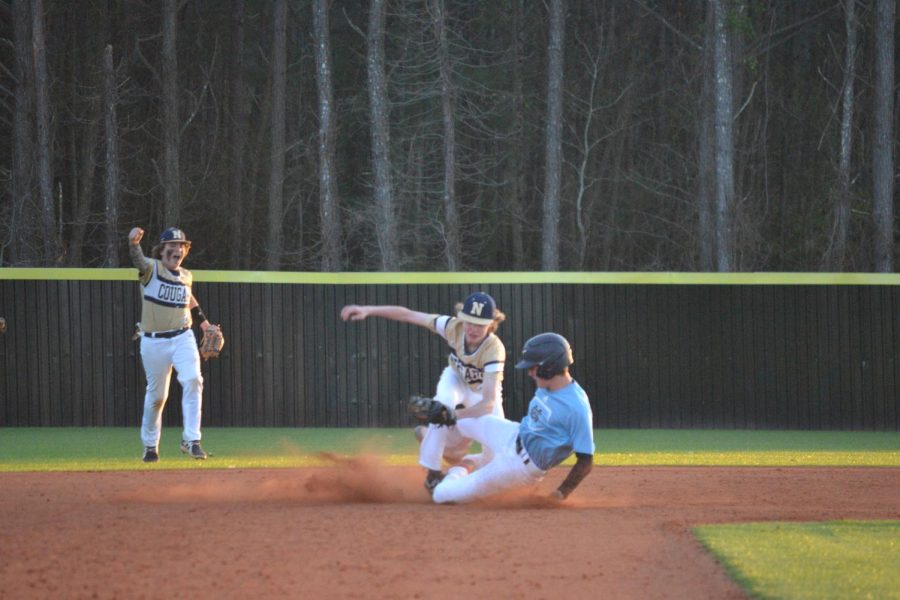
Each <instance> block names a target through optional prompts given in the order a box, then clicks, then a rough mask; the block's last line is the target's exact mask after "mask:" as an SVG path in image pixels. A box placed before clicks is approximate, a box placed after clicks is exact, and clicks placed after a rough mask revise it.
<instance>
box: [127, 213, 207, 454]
mask: <svg viewBox="0 0 900 600" xmlns="http://www.w3.org/2000/svg"><path fill="white" fill-rule="evenodd" d="M143 237H144V230H143V229H141V228H140V227H135V228H134V229H132V230H131V232H130V233H129V234H128V243H129V245H128V250H129V255H130V256H131V262H132V263H133V264H134V266H135V267H137V270H138V272H139V273H140V282H141V300H142V306H141V322H140V323H138V333H139V334H140V336H141V360H142V362H143V363H144V373H145V374H146V376H147V391H146V394H145V396H144V416H143V422H142V424H141V440H142V441H143V443H144V462H157V461H159V438H160V434H161V430H162V412H163V408H164V407H165V405H166V399H167V397H168V394H169V381H170V379H171V376H172V368H173V367H174V368H175V371H176V372H177V374H178V382H179V383H180V384H181V389H182V397H181V408H182V412H183V415H184V431H183V433H182V441H181V451H182V452H184V453H185V454H187V455H188V456H191V457H192V458H196V459H205V458H206V456H207V454H206V452H204V451H203V448H202V447H201V446H200V438H201V435H200V412H201V402H202V398H203V376H202V375H201V373H200V354H199V352H198V350H197V340H196V338H195V337H194V335H193V333H191V323H192V317H193V319H196V320H197V321H198V322H199V323H200V327H201V329H203V331H204V332H205V331H206V330H207V328H209V327H211V325H210V323H209V321H208V320H207V318H206V315H204V314H203V311H202V310H200V305H199V303H198V302H197V299H196V298H195V297H194V294H193V292H192V291H191V284H192V283H193V276H192V275H191V272H190V271H188V270H187V269H185V268H183V267H182V266H181V263H182V262H183V261H184V259H185V257H187V255H188V252H190V249H191V242H190V241H188V239H187V237H185V235H184V232H183V231H181V230H180V229H176V228H174V227H170V228H169V229H166V230H165V231H163V232H162V235H161V236H160V238H159V243H158V244H156V245H155V246H154V247H153V249H152V251H151V252H150V255H151V257H152V258H147V257H146V256H144V253H143V251H142V250H141V246H140V244H141V239H142V238H143Z"/></svg>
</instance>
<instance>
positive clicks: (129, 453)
mask: <svg viewBox="0 0 900 600" xmlns="http://www.w3.org/2000/svg"><path fill="white" fill-rule="evenodd" d="M203 434H204V438H203V446H204V448H205V449H206V450H207V451H208V452H210V453H211V454H212V456H211V458H210V459H209V460H207V461H194V460H191V459H188V458H187V457H185V456H184V455H182V454H181V453H180V452H179V450H178V444H179V441H180V428H179V427H166V428H164V429H163V438H162V441H161V442H160V456H161V460H160V462H159V463H157V464H155V465H146V464H144V463H143V462H141V461H140V456H141V451H142V448H141V442H140V435H139V429H138V428H137V427H102V428H101V427H97V428H90V427H57V428H27V427H22V428H16V427H0V472H2V471H97V470H100V471H108V470H133V469H145V468H158V469H181V468H213V469H215V468H258V467H295V466H310V465H318V464H327V462H325V461H324V460H323V459H322V458H321V456H320V453H323V452H326V453H327V452H330V453H335V454H339V455H345V456H348V455H357V454H361V453H366V454H374V455H378V456H380V457H382V460H384V461H385V462H386V463H388V464H397V465H414V464H416V452H417V447H416V443H415V440H414V439H413V436H412V429H411V428H402V429H334V428H237V427H235V428H221V427H208V428H204V430H203ZM594 439H595V443H596V446H597V453H596V455H595V459H594V460H595V463H596V464H598V465H604V466H631V465H661V466H868V467H900V433H880V432H807V431H719V430H637V429H635V430H605V429H599V430H596V431H595V432H594ZM571 461H572V459H570V460H569V461H568V462H569V463H571Z"/></svg>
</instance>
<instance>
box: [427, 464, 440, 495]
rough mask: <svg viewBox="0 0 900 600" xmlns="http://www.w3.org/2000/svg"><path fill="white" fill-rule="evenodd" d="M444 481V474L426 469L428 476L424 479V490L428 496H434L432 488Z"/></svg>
mask: <svg viewBox="0 0 900 600" xmlns="http://www.w3.org/2000/svg"><path fill="white" fill-rule="evenodd" d="M443 480H444V474H443V473H442V472H441V471H434V470H432V469H428V476H427V477H426V478H425V489H426V490H427V491H428V493H429V495H431V494H434V488H436V487H437V486H438V484H439V483H440V482H441V481H443Z"/></svg>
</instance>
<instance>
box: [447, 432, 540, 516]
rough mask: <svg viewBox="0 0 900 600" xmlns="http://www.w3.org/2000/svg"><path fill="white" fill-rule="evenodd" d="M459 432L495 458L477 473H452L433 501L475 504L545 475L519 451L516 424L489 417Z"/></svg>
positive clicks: (452, 470) (459, 471)
mask: <svg viewBox="0 0 900 600" xmlns="http://www.w3.org/2000/svg"><path fill="white" fill-rule="evenodd" d="M456 429H457V430H458V431H459V432H460V433H461V434H462V435H464V436H465V437H468V438H472V439H474V440H477V441H478V442H480V443H481V445H482V447H483V448H484V449H485V451H486V452H487V451H488V450H490V451H491V452H492V453H493V458H491V460H490V461H489V462H488V463H487V464H486V465H484V466H483V467H481V468H480V469H477V470H476V471H474V472H472V473H469V472H468V471H467V470H466V469H465V468H463V467H454V468H452V469H450V471H449V472H448V473H447V476H446V477H444V480H443V481H441V483H439V484H438V486H437V487H436V488H434V495H433V499H434V501H435V502H436V503H438V504H443V503H445V502H459V503H463V502H471V501H473V500H477V499H479V498H485V497H487V496H492V495H494V494H498V493H500V492H503V491H506V490H509V489H512V488H515V487H519V486H523V485H531V484H533V483H537V482H538V481H540V480H541V479H543V478H544V475H545V474H546V473H545V471H543V470H541V469H539V468H538V467H536V466H535V464H534V462H533V461H532V460H531V459H530V458H529V456H528V453H527V452H526V451H525V450H522V451H521V452H517V451H516V438H517V437H518V435H519V424H518V423H516V422H514V421H507V420H506V419H503V418H500V417H496V416H494V415H485V416H483V417H479V418H477V419H461V420H460V421H459V422H457V424H456Z"/></svg>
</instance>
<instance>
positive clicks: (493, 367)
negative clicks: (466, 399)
mask: <svg viewBox="0 0 900 600" xmlns="http://www.w3.org/2000/svg"><path fill="white" fill-rule="evenodd" d="M463 325H464V322H463V321H460V320H459V319H457V318H456V317H448V316H446V315H433V318H432V319H431V324H430V325H429V329H431V330H432V331H433V332H435V333H437V334H438V335H440V336H441V337H443V338H444V339H445V340H447V344H449V345H450V356H449V357H448V363H449V365H450V366H451V367H452V368H453V369H454V370H455V371H456V374H457V375H458V376H459V379H460V381H462V382H464V383H465V384H466V385H467V386H468V387H469V389H471V390H472V391H473V392H477V393H481V384H482V383H484V374H485V373H496V374H497V381H502V380H503V366H504V363H505V362H506V347H504V345H503V342H501V341H500V338H499V337H497V336H496V335H495V334H493V333H489V334H488V335H487V337H485V338H484V339H483V340H482V341H481V344H479V345H478V347H477V348H475V349H474V350H472V351H471V352H466V333H465V330H464V328H463Z"/></svg>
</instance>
